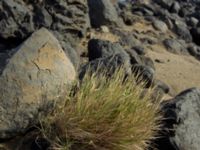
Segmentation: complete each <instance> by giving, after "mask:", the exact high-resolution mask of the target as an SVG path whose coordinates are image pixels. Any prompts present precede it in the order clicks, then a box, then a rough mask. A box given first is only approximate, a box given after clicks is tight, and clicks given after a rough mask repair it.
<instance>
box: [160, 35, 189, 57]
mask: <svg viewBox="0 0 200 150" xmlns="http://www.w3.org/2000/svg"><path fill="white" fill-rule="evenodd" d="M163 43H164V46H165V47H166V49H167V50H168V51H169V52H171V53H174V54H187V50H186V48H185V47H184V46H183V45H182V43H181V42H180V41H177V40H175V39H166V40H164V42H163Z"/></svg>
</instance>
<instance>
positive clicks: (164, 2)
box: [154, 0, 174, 9]
mask: <svg viewBox="0 0 200 150" xmlns="http://www.w3.org/2000/svg"><path fill="white" fill-rule="evenodd" d="M154 1H155V2H156V3H158V4H159V5H160V6H161V7H163V8H165V9H170V7H171V6H172V4H173V2H174V0H154Z"/></svg>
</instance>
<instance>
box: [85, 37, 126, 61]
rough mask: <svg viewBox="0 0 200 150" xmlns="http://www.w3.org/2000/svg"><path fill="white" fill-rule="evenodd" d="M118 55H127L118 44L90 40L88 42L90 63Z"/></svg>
mask: <svg viewBox="0 0 200 150" xmlns="http://www.w3.org/2000/svg"><path fill="white" fill-rule="evenodd" d="M118 53H123V54H124V55H127V54H126V52H125V51H124V49H123V48H122V46H121V45H120V44H119V43H111V42H110V41H104V40H99V39H91V40H90V41H89V42H88V57H89V60H90V61H91V60H94V59H96V58H102V57H109V56H111V55H115V54H118Z"/></svg>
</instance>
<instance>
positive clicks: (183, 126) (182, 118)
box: [157, 88, 200, 150]
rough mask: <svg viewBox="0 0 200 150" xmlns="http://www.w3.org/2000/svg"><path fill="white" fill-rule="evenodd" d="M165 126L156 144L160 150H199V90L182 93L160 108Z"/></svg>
mask: <svg viewBox="0 0 200 150" xmlns="http://www.w3.org/2000/svg"><path fill="white" fill-rule="evenodd" d="M162 110H163V112H164V117H165V118H166V120H164V124H165V126H164V127H163V132H162V135H161V136H162V137H163V138H161V139H158V141H157V144H158V147H159V149H160V150H169V149H170V150H199V147H200V139H199V137H200V129H199V127H200V121H199V120H200V111H199V110H200V89H197V88H192V89H188V90H186V91H183V92H182V93H180V94H179V95H178V96H176V97H175V98H174V99H172V100H171V101H168V102H166V103H165V104H164V105H163V108H162Z"/></svg>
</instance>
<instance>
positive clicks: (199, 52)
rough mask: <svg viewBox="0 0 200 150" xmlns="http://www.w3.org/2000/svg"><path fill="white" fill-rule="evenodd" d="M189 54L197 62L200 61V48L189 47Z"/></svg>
mask: <svg viewBox="0 0 200 150" xmlns="http://www.w3.org/2000/svg"><path fill="white" fill-rule="evenodd" d="M188 52H189V53H190V54H191V55H192V56H194V57H195V58H196V59H197V60H199V61H200V47H197V46H195V45H190V46H189V47H188Z"/></svg>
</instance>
